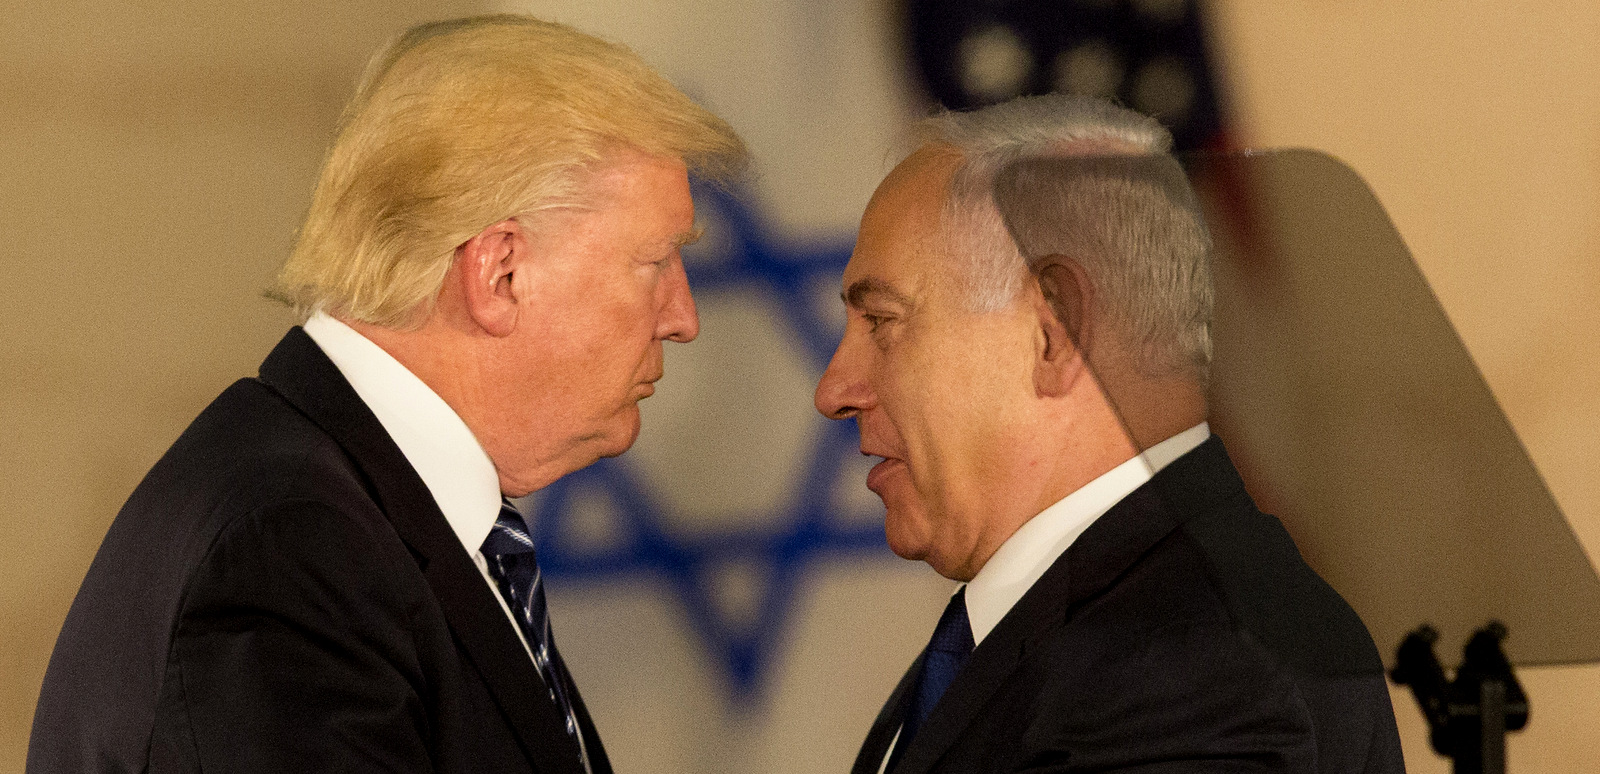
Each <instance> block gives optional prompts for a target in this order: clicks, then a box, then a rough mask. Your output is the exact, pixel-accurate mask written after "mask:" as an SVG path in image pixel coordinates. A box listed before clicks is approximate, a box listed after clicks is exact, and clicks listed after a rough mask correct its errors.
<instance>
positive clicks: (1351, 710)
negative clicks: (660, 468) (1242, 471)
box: [853, 436, 1404, 774]
mask: <svg viewBox="0 0 1600 774" xmlns="http://www.w3.org/2000/svg"><path fill="white" fill-rule="evenodd" d="M920 668H921V664H920V663H917V664H913V665H912V667H911V669H910V671H908V672H907V673H906V677H905V678H904V679H902V680H901V682H900V686H899V687H898V688H896V690H895V692H894V694H893V695H892V696H891V697H890V699H889V702H888V703H887V704H886V705H885V706H884V709H883V712H882V713H881V714H880V715H879V716H878V720H877V722H876V723H875V724H874V725H873V728H872V731H871V732H870V733H869V735H868V737H867V741H866V743H865V745H863V747H862V749H861V753H860V755H859V756H858V757H857V759H856V764H855V768H854V769H853V772H854V774H876V772H877V771H878V767H879V765H880V763H881V762H882V760H883V755H884V752H885V751H886V750H887V748H888V746H889V744H890V742H891V740H892V738H893V736H894V734H895V731H896V729H897V728H898V727H899V723H900V720H901V718H902V717H904V713H905V708H904V704H905V702H907V701H909V700H910V695H911V694H912V692H913V691H912V686H913V684H914V682H915V680H916V679H917V673H918V671H919V670H920ZM1014 771H1029V772H1077V771H1096V772H1105V771H1118V772H1123V771H1128V772H1132V771H1137V772H1257V771H1259V772H1305V773H1306V774H1312V773H1313V772H1323V773H1325V774H1332V773H1333V772H1366V773H1371V774H1378V773H1379V772H1384V773H1387V772H1403V771H1404V763H1403V761H1402V760H1401V757H1400V740H1399V735H1398V733H1397V732H1396V729H1395V721H1394V714H1393V710H1392V708H1391V706H1390V703H1389V694H1388V689H1387V686H1386V684H1385V682H1384V678H1383V664H1382V662H1381V661H1380V660H1379V658H1378V653H1377V650H1376V648H1375V647H1374V646H1373V644H1372V638H1371V637H1370V636H1369V635H1368V633H1367V630H1366V627H1365V626H1363V625H1362V623H1361V620H1360V619H1359V618H1357V617H1356V615H1355V613H1354V612H1353V611H1352V610H1351V609H1350V607H1349V606H1348V605H1347V604H1345V602H1344V600H1343V599H1342V598H1340V597H1339V595H1338V594H1337V593H1336V592H1334V590H1333V589H1332V588H1331V587H1329V586H1328V585H1327V584H1326V583H1325V582H1323V580H1322V578H1320V577H1318V576H1317V574H1316V573H1315V572H1313V571H1312V570H1311V568H1309V567H1307V566H1306V564H1305V562H1303V561H1302V560H1301V558H1300V553H1299V551H1298V550H1296V548H1295V546H1294V543H1293V541H1291V540H1290V538H1289V535H1288V533H1287V532H1285V531H1284V529H1283V527H1282V525H1281V524H1279V522H1278V520H1277V519H1274V518H1273V517H1271V516H1267V515H1264V514H1262V513H1261V512H1260V511H1258V510H1256V507H1255V504H1254V503H1253V502H1252V501H1251V500H1250V496H1249V495H1248V494H1246V493H1245V490H1244V484H1243V482H1241V481H1240V479H1239V476H1238V474H1237V473H1236V472H1235V471H1234V468H1233V465H1232V463H1230V462H1229V460H1228V456H1227V452H1226V451H1224V450H1223V448H1222V442H1221V441H1220V440H1218V439H1217V438H1216V437H1215V436H1213V437H1212V438H1211V439H1209V440H1208V441H1206V442H1205V443H1204V444H1202V445H1201V446H1200V447H1198V448H1196V449H1195V450H1194V451H1192V452H1190V453H1189V454H1186V455H1184V456H1183V457H1181V458H1179V459H1178V460H1176V461H1175V462H1173V463H1172V464H1171V465H1169V466H1167V467H1166V468H1164V469H1162V470H1161V472H1160V473H1158V474H1157V475H1156V476H1155V477H1154V478H1153V479H1152V480H1151V481H1149V482H1147V483H1146V484H1145V485H1144V486H1142V487H1140V488H1139V489H1138V490H1136V491H1134V492H1133V493H1132V494H1130V495H1129V496H1128V497H1126V498H1125V499H1123V500H1122V501H1121V502H1119V503H1118V504H1117V505H1116V506H1114V507H1113V508H1112V509H1111V510H1109V511H1107V512H1106V514H1105V515H1104V516H1102V517H1101V518H1100V519H1099V520H1098V521H1096V522H1095V523H1094V524H1093V525H1091V526H1090V527H1089V529H1088V530H1086V531H1085V532H1084V533H1083V535H1082V536H1080V537H1079V538H1078V540H1077V542H1075V543H1074V544H1073V545H1072V547H1071V548H1069V549H1068V550H1067V552H1066V553H1065V554H1063V555H1062V557H1061V558H1060V559H1059V560H1057V561H1056V562H1055V564H1054V565H1052V566H1051V567H1050V569H1049V570H1048V571H1047V572H1046V573H1045V574H1044V576H1043V577H1041V578H1040V579H1039V581H1038V582H1037V583H1036V584H1034V586H1033V588H1032V589H1030V590H1029V591H1028V592H1027V593H1026V594H1024V595H1023V597H1022V599H1021V600H1020V601H1018V603H1017V605H1016V606H1015V607H1013V608H1012V609H1011V611H1010V612H1009V613H1008V614H1007V615H1006V616H1005V617H1004V618H1003V619H1001V621H1000V623H999V624H997V625H996V626H995V628H994V630H993V631H991V632H990V633H989V635H988V636H987V637H985V638H984V640H983V642H982V643H981V644H979V646H978V648H977V649H976V650H975V651H973V653H972V656H971V658H970V660H969V661H968V662H967V664H966V665H965V667H963V668H962V671H961V673H960V674H959V675H958V676H957V677H956V679H955V682H954V683H952V684H951V686H950V688H949V689H948V691H947V692H946V693H945V694H944V696H943V697H942V698H941V699H940V701H939V703H938V705H937V706H935V707H934V710H933V714H932V715H930V716H929V718H928V720H927V722H926V723H925V724H924V725H923V726H922V728H921V730H920V731H919V732H918V733H917V735H916V737H915V738H914V739H912V740H911V742H910V743H909V746H907V747H906V749H905V751H904V753H903V754H902V757H901V759H900V760H899V761H898V764H897V766H896V768H895V769H894V774H924V772H1014Z"/></svg>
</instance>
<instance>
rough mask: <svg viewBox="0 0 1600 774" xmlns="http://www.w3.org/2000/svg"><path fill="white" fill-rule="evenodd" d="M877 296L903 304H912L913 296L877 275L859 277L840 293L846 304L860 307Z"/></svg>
mask: <svg viewBox="0 0 1600 774" xmlns="http://www.w3.org/2000/svg"><path fill="white" fill-rule="evenodd" d="M875 296H878V297H883V298H886V299H887V300H889V301H891V302H894V303H897V304H901V305H903V306H911V298H910V297H909V296H907V295H906V294H904V293H901V292H900V291H898V290H895V289H894V287H893V286H891V285H890V284H889V283H887V282H884V281H883V280H881V279H878V278H877V277H863V278H861V279H858V280H856V281H855V282H852V283H850V287H848V288H845V291H844V292H843V293H841V294H839V297H840V298H842V299H844V303H845V306H849V307H851V308H860V307H861V306H862V305H863V304H865V303H866V302H867V301H868V299H870V298H872V297H875Z"/></svg>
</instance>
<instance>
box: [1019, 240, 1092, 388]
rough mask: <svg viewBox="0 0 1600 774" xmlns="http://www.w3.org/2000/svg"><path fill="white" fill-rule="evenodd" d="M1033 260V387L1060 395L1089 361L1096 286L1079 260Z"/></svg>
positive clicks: (1058, 258) (1054, 257) (1056, 257)
mask: <svg viewBox="0 0 1600 774" xmlns="http://www.w3.org/2000/svg"><path fill="white" fill-rule="evenodd" d="M1034 266H1035V267H1034V272H1033V276H1034V281H1035V282H1036V283H1038V288H1039V292H1038V293H1037V294H1036V295H1035V296H1034V313H1035V315H1036V316H1037V317H1038V324H1039V330H1040V332H1041V334H1042V341H1041V348H1040V352H1039V359H1038V361H1037V362H1036V363H1035V365H1034V372H1033V382H1034V388H1035V389H1036V390H1038V392H1039V394H1040V395H1044V396H1048V397H1059V396H1061V395H1065V394H1066V393H1067V391H1068V390H1069V389H1071V387H1072V385H1073V383H1074V382H1075V381H1077V379H1078V377H1079V376H1081V375H1082V374H1083V371H1084V369H1085V368H1087V367H1088V357H1089V348H1090V346H1091V343H1092V330H1091V329H1092V327H1093V314H1092V312H1091V309H1092V307H1091V304H1092V303H1093V300H1094V288H1093V285H1092V284H1091V283H1090V282H1089V277H1088V274H1086V273H1085V272H1084V270H1083V266H1082V265H1081V264H1079V263H1078V262H1077V261H1074V260H1072V259H1071V258H1068V257H1066V256H1062V255H1050V256H1045V257H1044V258H1041V259H1039V260H1038V261H1036V262H1035V265H1034Z"/></svg>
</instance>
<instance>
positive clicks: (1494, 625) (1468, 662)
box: [1389, 621, 1528, 774]
mask: <svg viewBox="0 0 1600 774" xmlns="http://www.w3.org/2000/svg"><path fill="white" fill-rule="evenodd" d="M1506 634H1507V632H1506V627H1505V625H1504V624H1502V623H1500V622H1499V621H1490V622H1489V625H1488V626H1485V627H1484V628H1482V629H1479V630H1478V632H1477V633H1476V634H1474V635H1472V639H1471V640H1468V641H1467V646H1466V648H1465V650H1464V652H1463V654H1462V660H1461V667H1460V668H1459V669H1457V670H1456V676H1455V680H1453V681H1447V680H1446V679H1445V674H1444V667H1443V666H1441V665H1440V664H1439V659H1438V657H1437V656H1435V655H1434V648H1433V646H1434V644H1435V643H1437V642H1438V641H1439V633H1438V632H1437V631H1435V630H1434V628H1433V627H1431V626H1428V625H1426V624H1424V625H1423V626H1422V627H1421V628H1419V629H1417V630H1416V631H1414V632H1412V633H1411V634H1409V635H1407V636H1406V639H1405V641H1404V642H1402V643H1400V651H1399V653H1398V655H1397V657H1396V659H1395V667H1394V669H1392V670H1390V672H1389V677H1390V679H1392V680H1394V681H1395V683H1396V684H1398V685H1406V686H1410V687H1411V694H1412V695H1413V696H1415V697H1416V699H1417V705H1418V706H1420V707H1421V708H1422V714H1423V716H1424V717H1426V718H1427V719H1428V730H1429V742H1431V743H1432V745H1433V749H1434V752H1437V753H1439V754H1440V755H1443V756H1445V757H1447V758H1450V759H1451V760H1452V761H1454V763H1455V766H1454V771H1455V774H1505V770H1506V732H1508V731H1520V730H1521V729H1522V728H1523V726H1526V725H1527V724H1528V696H1527V694H1525V693H1523V691H1522V685H1521V683H1518V682H1517V677H1516V675H1515V674H1514V673H1513V672H1512V669H1511V662H1510V661H1509V660H1508V659H1507V658H1506V654H1505V651H1504V650H1502V649H1501V648H1500V643H1501V642H1503V641H1504V640H1505V638H1506Z"/></svg>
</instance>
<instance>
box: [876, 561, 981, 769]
mask: <svg viewBox="0 0 1600 774" xmlns="http://www.w3.org/2000/svg"><path fill="white" fill-rule="evenodd" d="M975 647H977V643H976V642H975V641H974V640H973V639H972V623H971V622H970V621H968V620H967V588H966V587H965V586H962V587H961V590H960V591H957V592H956V593H955V596H953V597H951V598H950V604H949V605H946V606H945V608H944V615H941V616H939V626H938V627H937V628H935V629H934V630H933V639H931V640H929V641H928V649H927V650H925V651H923V654H922V674H921V675H919V676H918V678H917V690H916V693H914V694H913V695H912V697H911V702H910V703H908V704H907V705H906V717H905V721H904V725H902V726H901V727H900V741H899V742H897V743H895V746H894V747H895V752H894V756H893V757H894V760H891V761H890V762H889V768H890V770H893V769H894V765H895V764H896V763H898V761H899V758H900V754H901V753H902V752H903V751H904V750H905V749H906V747H908V746H910V744H911V740H912V738H913V737H915V736H916V735H917V730H918V729H920V728H922V724H923V723H925V722H927V720H928V716H929V715H931V714H933V708H934V705H936V704H938V703H939V697H940V696H943V695H944V692H945V690H946V689H948V688H949V687H950V684H951V683H953V682H955V679H956V675H957V674H959V673H960V672H961V666H962V665H963V664H966V663H967V657H968V656H971V655H972V650H973V648H975Z"/></svg>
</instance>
